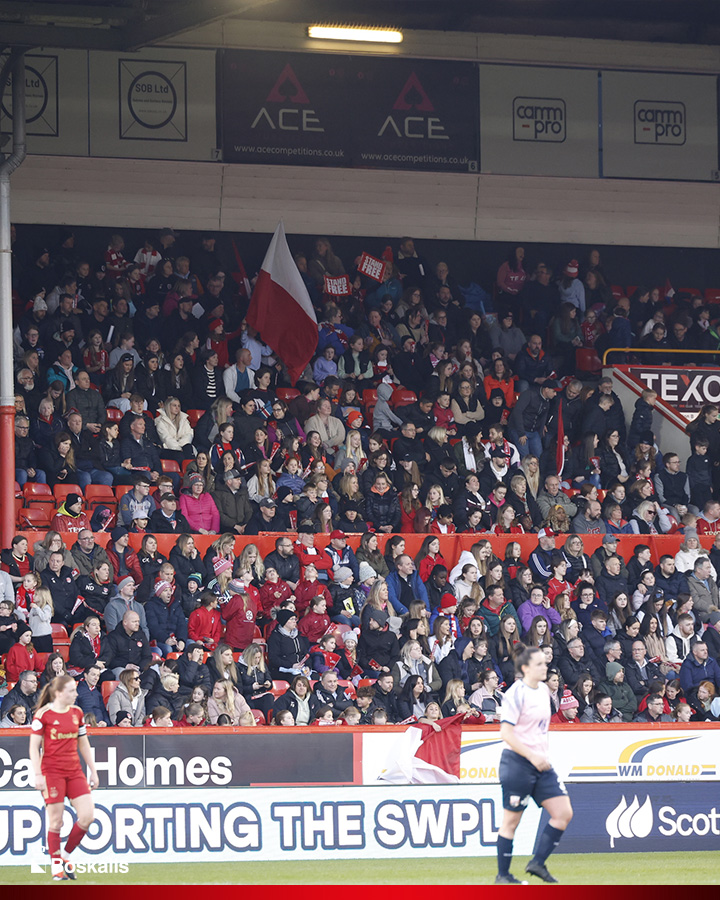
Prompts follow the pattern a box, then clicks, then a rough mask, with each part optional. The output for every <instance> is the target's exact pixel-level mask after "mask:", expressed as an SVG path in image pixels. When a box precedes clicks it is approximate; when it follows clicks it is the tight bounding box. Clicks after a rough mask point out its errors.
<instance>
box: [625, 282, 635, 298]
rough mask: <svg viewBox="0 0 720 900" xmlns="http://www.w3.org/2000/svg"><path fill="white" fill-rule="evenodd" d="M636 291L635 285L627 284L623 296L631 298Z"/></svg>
mask: <svg viewBox="0 0 720 900" xmlns="http://www.w3.org/2000/svg"><path fill="white" fill-rule="evenodd" d="M637 289H638V286H637V285H636V284H628V285H627V286H626V288H625V296H626V297H632V295H633V294H634V293H635V291H636V290H637Z"/></svg>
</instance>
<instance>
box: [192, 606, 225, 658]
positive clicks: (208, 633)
mask: <svg viewBox="0 0 720 900" xmlns="http://www.w3.org/2000/svg"><path fill="white" fill-rule="evenodd" d="M219 603H220V600H219V598H218V596H217V594H214V593H213V592H212V591H203V592H202V595H201V596H200V606H199V607H198V608H197V609H195V610H193V611H192V612H191V613H190V618H189V619H188V637H189V638H190V640H191V641H195V643H196V644H202V645H203V647H204V648H205V649H206V650H207V651H209V652H212V651H213V650H215V649H216V647H217V645H218V643H219V642H220V638H221V637H222V618H221V616H220V612H219V610H218V605H219Z"/></svg>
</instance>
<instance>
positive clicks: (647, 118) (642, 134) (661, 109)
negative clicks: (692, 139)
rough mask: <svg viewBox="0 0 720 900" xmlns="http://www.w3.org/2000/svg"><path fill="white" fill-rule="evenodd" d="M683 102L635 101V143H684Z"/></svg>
mask: <svg viewBox="0 0 720 900" xmlns="http://www.w3.org/2000/svg"><path fill="white" fill-rule="evenodd" d="M686 121H687V117H686V114H685V104H684V103H676V102H670V101H667V100H636V101H635V143H636V144H672V145H674V146H676V147H679V146H681V145H682V144H684V143H685V140H686V137H687V133H686Z"/></svg>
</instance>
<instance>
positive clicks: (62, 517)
mask: <svg viewBox="0 0 720 900" xmlns="http://www.w3.org/2000/svg"><path fill="white" fill-rule="evenodd" d="M82 506H83V498H82V496H81V495H80V494H74V493H69V494H67V495H66V496H65V499H64V501H63V502H62V503H61V504H60V506H59V508H58V509H57V511H56V513H55V515H54V516H53V519H52V522H51V523H50V527H51V529H52V530H53V531H60V532H63V531H68V532H71V533H74V534H78V533H79V532H81V531H84V530H85V529H86V528H87V529H89V528H90V520H89V519H88V517H87V513H86V512H85V510H84V509H83V508H82Z"/></svg>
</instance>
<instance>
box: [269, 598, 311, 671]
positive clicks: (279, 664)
mask: <svg viewBox="0 0 720 900" xmlns="http://www.w3.org/2000/svg"><path fill="white" fill-rule="evenodd" d="M276 620H277V628H273V630H272V631H271V632H270V636H269V637H268V642H267V649H268V661H269V663H270V673H271V675H272V677H273V679H275V680H278V679H280V680H283V679H284V680H287V681H292V679H293V678H294V677H295V676H296V675H303V674H305V672H308V673H309V669H307V667H306V657H307V655H308V652H309V650H310V642H309V641H308V639H307V638H306V637H305V635H304V634H300V633H299V631H298V627H297V626H298V617H297V613H296V612H295V611H294V610H292V609H279V610H278V611H277V615H276Z"/></svg>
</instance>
